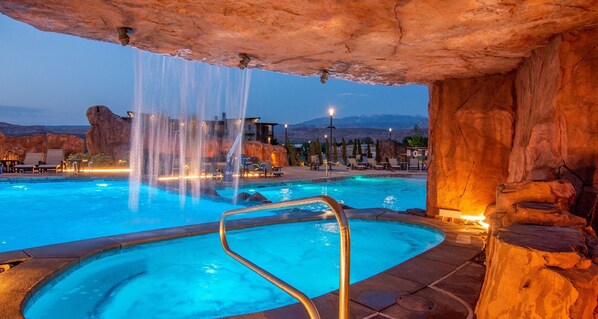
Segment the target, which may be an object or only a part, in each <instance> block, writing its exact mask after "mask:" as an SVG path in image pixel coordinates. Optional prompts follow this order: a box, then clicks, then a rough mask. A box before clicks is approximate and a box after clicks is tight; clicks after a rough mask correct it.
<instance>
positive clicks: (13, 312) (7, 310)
mask: <svg viewBox="0 0 598 319" xmlns="http://www.w3.org/2000/svg"><path fill="white" fill-rule="evenodd" d="M0 276H1V275H0ZM0 278H2V277H0ZM21 301H22V300H21V298H15V294H14V293H6V292H0V319H15V318H21V316H22V315H21Z"/></svg>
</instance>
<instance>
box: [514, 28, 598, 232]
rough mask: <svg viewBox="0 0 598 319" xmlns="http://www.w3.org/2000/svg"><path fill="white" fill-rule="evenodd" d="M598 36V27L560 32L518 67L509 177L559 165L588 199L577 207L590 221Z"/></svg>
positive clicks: (597, 168) (597, 155) (596, 183)
mask: <svg viewBox="0 0 598 319" xmlns="http://www.w3.org/2000/svg"><path fill="white" fill-rule="evenodd" d="M597 34H598V28H596V27H595V28H592V29H587V30H581V31H576V32H569V33H565V34H563V35H559V36H557V37H555V38H554V39H553V40H552V41H551V42H550V44H549V45H548V46H546V47H544V48H541V49H538V50H536V51H534V52H533V54H532V56H531V57H530V58H529V59H527V60H526V61H525V63H524V64H523V65H522V66H521V67H520V68H519V69H518V71H517V78H516V88H517V105H518V109H517V121H516V125H515V138H514V144H513V151H512V153H511V158H510V161H509V178H508V180H509V181H512V182H518V181H525V180H529V179H531V174H532V172H533V171H534V169H536V168H540V167H550V168H553V169H554V170H556V171H557V172H558V173H559V174H560V175H561V177H562V178H565V179H569V180H570V181H571V182H572V183H573V184H574V186H575V187H576V190H577V193H578V194H579V195H580V196H579V197H578V199H583V200H581V201H578V205H577V206H576V207H575V209H574V211H575V212H576V213H577V214H579V215H581V216H584V217H587V218H588V219H591V218H592V217H591V216H590V215H589V213H590V211H591V210H592V206H593V204H594V202H595V198H596V193H597V192H598V191H597V189H598V144H596V143H595V141H597V140H598V124H597V123H598V94H596V92H598V82H597V81H596V77H597V76H598V48H597V47H596V42H597V41H598V36H597ZM593 214H594V216H596V214H597V213H596V211H595V209H594V211H593ZM594 221H595V224H594V227H595V228H598V218H594Z"/></svg>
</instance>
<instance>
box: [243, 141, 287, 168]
mask: <svg viewBox="0 0 598 319" xmlns="http://www.w3.org/2000/svg"><path fill="white" fill-rule="evenodd" d="M243 153H244V154H245V155H246V156H255V157H257V158H259V159H260V161H270V162H272V165H274V166H287V165H289V163H288V159H287V150H286V149H285V148H284V147H282V146H277V145H270V144H264V143H260V142H256V141H249V142H243Z"/></svg>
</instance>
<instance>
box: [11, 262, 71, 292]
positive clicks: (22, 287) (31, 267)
mask: <svg viewBox="0 0 598 319" xmlns="http://www.w3.org/2000/svg"><path fill="white" fill-rule="evenodd" d="M72 263H77V259H75V258H39V259H31V260H28V261H27V262H24V263H22V264H20V265H18V266H16V267H13V268H11V269H9V270H8V271H6V272H4V273H2V274H0V293H9V292H19V291H20V292H28V291H30V290H31V289H32V288H33V286H35V285H36V284H38V283H40V282H42V281H44V279H45V278H48V279H50V277H49V276H50V275H52V274H54V273H56V272H57V271H58V270H59V269H64V268H63V267H65V266H67V265H69V264H72Z"/></svg>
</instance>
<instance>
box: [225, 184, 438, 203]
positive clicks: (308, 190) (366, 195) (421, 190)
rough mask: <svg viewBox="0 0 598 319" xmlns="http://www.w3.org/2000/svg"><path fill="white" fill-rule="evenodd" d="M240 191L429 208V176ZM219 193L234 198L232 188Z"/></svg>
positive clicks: (272, 196) (278, 198) (274, 198)
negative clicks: (427, 187)
mask: <svg viewBox="0 0 598 319" xmlns="http://www.w3.org/2000/svg"><path fill="white" fill-rule="evenodd" d="M239 192H247V193H250V194H252V193H255V192H259V193H260V194H262V195H264V196H265V197H266V198H268V199H269V200H271V201H273V202H280V201H286V200H292V199H298V198H303V197H309V196H316V195H328V196H331V197H332V198H334V199H336V200H337V201H338V202H339V203H341V204H345V205H347V206H350V207H352V208H388V209H392V210H398V211H401V210H406V209H408V208H421V209H425V207H426V179H423V178H390V177H361V176H357V177H353V178H348V179H343V180H338V181H331V182H325V183H292V184H289V185H283V186H280V185H278V186H262V187H256V186H247V187H243V188H241V189H239ZM219 194H220V195H222V196H225V197H231V196H232V194H233V190H232V189H227V190H220V191H219Z"/></svg>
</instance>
